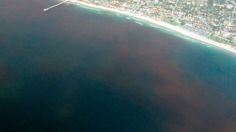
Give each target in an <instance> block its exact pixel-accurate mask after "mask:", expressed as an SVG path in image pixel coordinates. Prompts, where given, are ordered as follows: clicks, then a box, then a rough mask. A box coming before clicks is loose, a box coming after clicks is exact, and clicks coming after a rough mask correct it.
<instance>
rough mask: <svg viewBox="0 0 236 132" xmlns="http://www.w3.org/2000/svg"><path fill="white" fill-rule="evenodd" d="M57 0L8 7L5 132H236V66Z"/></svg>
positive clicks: (1, 74) (0, 69)
mask: <svg viewBox="0 0 236 132" xmlns="http://www.w3.org/2000/svg"><path fill="white" fill-rule="evenodd" d="M54 3H56V1H55V0H52V1H46V0H21V1H19V0H1V2H0V130H1V132H8V131H17V132H234V131H236V70H235V68H236V56H235V55H233V54H231V53H229V52H226V51H224V50H221V49H218V48H214V47H207V46H206V45H203V44H200V43H198V42H196V41H189V40H186V39H183V38H181V37H178V36H176V35H175V34H173V33H171V32H169V31H164V30H162V29H156V28H152V27H149V26H147V25H140V24H137V23H135V22H134V21H133V20H127V19H126V18H125V17H124V16H117V15H113V14H112V13H107V12H105V13H104V12H98V11H93V10H90V9H84V8H80V7H78V6H74V5H63V6H61V7H58V8H55V9H54V10H51V11H49V12H47V13H44V12H42V9H43V8H45V7H48V6H49V5H52V4H54Z"/></svg>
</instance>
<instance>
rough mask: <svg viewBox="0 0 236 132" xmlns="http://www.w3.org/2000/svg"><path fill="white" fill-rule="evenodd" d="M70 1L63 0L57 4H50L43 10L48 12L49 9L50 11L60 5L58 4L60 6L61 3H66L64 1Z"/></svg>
mask: <svg viewBox="0 0 236 132" xmlns="http://www.w3.org/2000/svg"><path fill="white" fill-rule="evenodd" d="M68 1H69V0H64V1H62V2H60V3H58V4H56V5H53V6H50V7H48V8H44V9H43V11H44V12H47V11H49V10H51V9H53V8H55V7H58V6H60V5H62V4H64V3H66V2H68Z"/></svg>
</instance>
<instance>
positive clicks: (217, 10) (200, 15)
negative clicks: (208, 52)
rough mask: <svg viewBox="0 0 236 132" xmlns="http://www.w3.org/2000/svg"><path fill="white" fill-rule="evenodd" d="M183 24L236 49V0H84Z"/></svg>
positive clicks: (179, 24) (185, 27)
mask: <svg viewBox="0 0 236 132" xmlns="http://www.w3.org/2000/svg"><path fill="white" fill-rule="evenodd" d="M82 1H84V2H88V3H92V4H96V5H101V6H105V7H112V8H117V9H119V10H124V11H129V12H131V13H135V14H138V15H142V16H147V17H149V18H152V19H155V20H160V21H164V22H167V23H169V24H172V25H174V26H179V27H181V28H184V29H186V30H189V31H191V32H194V33H196V34H199V35H202V36H205V37H207V38H209V39H211V40H214V41H216V42H219V43H224V44H229V45H231V46H232V47H234V48H235V49H236V0H82Z"/></svg>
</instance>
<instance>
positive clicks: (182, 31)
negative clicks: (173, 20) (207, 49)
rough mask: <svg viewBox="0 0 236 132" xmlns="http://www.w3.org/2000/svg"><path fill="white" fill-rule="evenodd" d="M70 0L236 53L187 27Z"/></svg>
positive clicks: (71, 1) (72, 1) (234, 50)
mask: <svg viewBox="0 0 236 132" xmlns="http://www.w3.org/2000/svg"><path fill="white" fill-rule="evenodd" d="M68 2H69V3H72V4H75V5H82V6H87V7H91V8H95V9H101V10H104V11H110V12H113V13H119V14H121V15H125V16H130V17H133V18H136V19H140V20H143V21H146V22H148V23H150V24H154V25H157V26H159V27H161V28H163V29H168V30H170V31H174V32H176V33H180V34H181V35H183V36H186V37H189V38H191V39H194V40H197V41H200V42H201V43H202V44H206V45H212V46H215V47H218V48H220V49H224V50H226V51H229V52H231V53H234V54H236V49H234V48H233V47H232V46H230V45H227V44H223V43H219V42H216V41H213V40H210V39H208V38H206V37H203V36H201V35H198V34H196V33H193V32H190V31H188V30H186V29H183V28H181V27H177V26H174V25H171V24H169V23H166V22H163V21H158V20H154V19H152V18H148V17H145V16H141V15H136V14H133V13H130V12H128V11H121V10H119V9H115V8H110V7H105V6H100V5H95V4H91V3H87V2H84V1H79V0H69V1H68Z"/></svg>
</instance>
